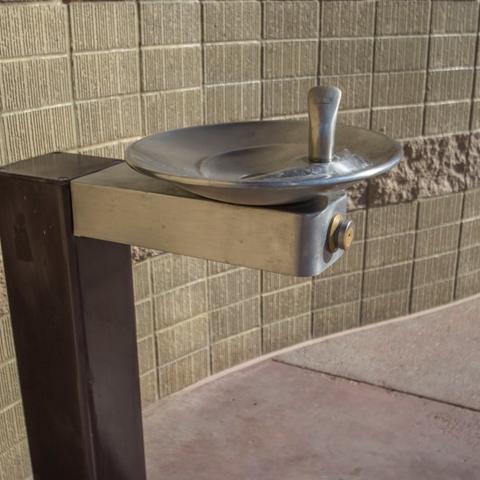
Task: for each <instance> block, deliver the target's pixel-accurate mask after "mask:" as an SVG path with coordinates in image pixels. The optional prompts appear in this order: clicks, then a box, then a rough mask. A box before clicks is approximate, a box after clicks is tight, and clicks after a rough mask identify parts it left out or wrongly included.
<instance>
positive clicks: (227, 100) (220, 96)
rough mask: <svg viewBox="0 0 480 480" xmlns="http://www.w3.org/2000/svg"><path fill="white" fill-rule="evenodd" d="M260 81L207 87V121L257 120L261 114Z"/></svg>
mask: <svg viewBox="0 0 480 480" xmlns="http://www.w3.org/2000/svg"><path fill="white" fill-rule="evenodd" d="M261 108H262V104H261V85H260V82H249V83H234V84H231V85H212V86H207V87H205V122H206V123H225V122H238V121H243V120H257V119H259V118H260V115H261Z"/></svg>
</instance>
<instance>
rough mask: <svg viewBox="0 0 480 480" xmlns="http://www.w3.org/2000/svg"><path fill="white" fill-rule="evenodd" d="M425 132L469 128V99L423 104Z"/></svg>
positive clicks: (465, 129)
mask: <svg viewBox="0 0 480 480" xmlns="http://www.w3.org/2000/svg"><path fill="white" fill-rule="evenodd" d="M425 109H426V112H425V134H426V135H435V134H440V133H454V132H467V131H468V130H469V118H470V117H469V116H470V101H469V100H467V101H463V102H456V103H439V104H430V105H429V104H427V105H426V106H425Z"/></svg>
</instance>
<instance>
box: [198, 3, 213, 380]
mask: <svg viewBox="0 0 480 480" xmlns="http://www.w3.org/2000/svg"><path fill="white" fill-rule="evenodd" d="M204 20H205V4H204V2H200V46H201V48H200V56H201V59H200V64H201V68H202V85H201V90H202V124H203V125H205V123H206V121H207V102H206V101H205V94H206V89H207V83H206V77H205V45H206V43H205V24H204ZM209 323H210V322H209ZM210 350H211V349H210V341H209V347H208V351H209V365H208V370H209V372H211V369H210V367H211V365H212V362H211V352H210Z"/></svg>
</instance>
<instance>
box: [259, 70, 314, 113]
mask: <svg viewBox="0 0 480 480" xmlns="http://www.w3.org/2000/svg"><path fill="white" fill-rule="evenodd" d="M315 84H316V81H315V78H313V77H312V78H301V79H296V78H289V79H285V80H267V81H265V82H264V87H263V115H264V117H275V116H280V115H292V114H298V113H305V112H306V111H307V94H308V91H309V90H310V88H312V87H314V86H315Z"/></svg>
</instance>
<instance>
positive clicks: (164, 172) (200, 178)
mask: <svg viewBox="0 0 480 480" xmlns="http://www.w3.org/2000/svg"><path fill="white" fill-rule="evenodd" d="M308 132H309V124H308V122H306V121H298V120H281V121H262V122H243V123H228V124H220V125H206V126H200V127H191V128H184V129H180V130H172V131H168V132H164V133H159V134H156V135H152V136H150V137H146V138H143V139H141V140H139V141H138V142H136V143H134V144H133V145H131V146H130V147H129V149H128V150H127V162H128V164H129V165H130V166H131V167H132V168H134V169H135V170H137V171H139V172H141V173H144V174H146V175H149V176H153V177H156V178H160V179H162V180H168V181H170V182H173V183H175V184H177V185H178V186H180V187H182V188H184V189H186V190H189V191H191V192H194V193H197V194H199V195H202V196H205V197H208V198H213V199H215V200H220V201H223V202H228V203H238V204H243V205H280V204H287V203H295V202H302V201H306V200H310V199H312V198H313V197H315V196H316V195H318V194H319V193H322V192H325V191H328V190H335V189H344V188H345V187H346V186H348V185H350V184H352V183H354V182H358V181H361V180H364V179H367V178H370V177H372V176H374V175H379V174H381V173H384V172H386V171H388V170H389V169H391V168H392V167H393V166H394V165H396V164H397V163H398V162H399V160H400V158H401V155H402V149H401V146H400V145H399V144H398V143H397V142H395V141H393V140H392V139H390V138H388V137H386V136H385V135H382V134H380V133H377V132H373V131H370V130H365V129H362V128H356V127H350V126H345V125H337V128H336V134H335V147H334V149H333V152H334V159H333V161H331V162H329V163H316V164H311V165H312V166H313V168H314V169H316V171H317V172H318V175H315V174H313V175H305V174H304V171H301V172H300V175H296V170H295V169H297V170H298V167H299V166H300V167H302V168H303V167H304V166H307V164H308V142H307V140H308ZM314 173H315V172H314ZM285 175H287V176H285Z"/></svg>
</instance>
